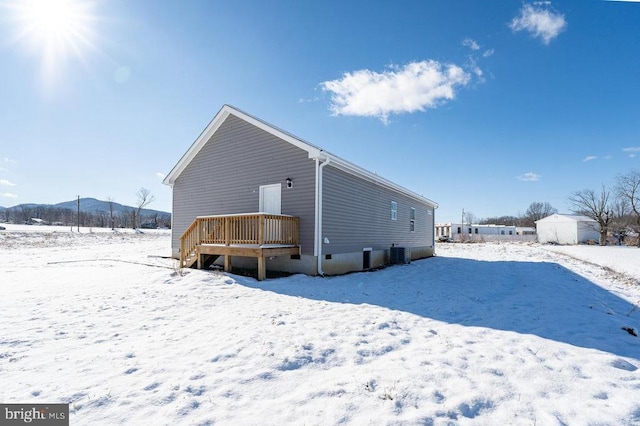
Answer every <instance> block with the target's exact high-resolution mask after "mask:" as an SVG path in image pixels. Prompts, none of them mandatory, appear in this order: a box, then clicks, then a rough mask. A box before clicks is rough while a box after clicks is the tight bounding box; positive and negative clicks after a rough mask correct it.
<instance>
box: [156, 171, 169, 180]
mask: <svg viewBox="0 0 640 426" xmlns="http://www.w3.org/2000/svg"><path fill="white" fill-rule="evenodd" d="M156 176H157V177H158V178H159V179H160V180H164V178H166V177H167V175H165V174H164V173H162V172H157V173H156Z"/></svg>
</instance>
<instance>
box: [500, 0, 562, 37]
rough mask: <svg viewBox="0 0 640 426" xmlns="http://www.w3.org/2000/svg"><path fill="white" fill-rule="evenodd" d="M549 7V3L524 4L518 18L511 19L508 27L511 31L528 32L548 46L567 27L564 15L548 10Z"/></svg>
mask: <svg viewBox="0 0 640 426" xmlns="http://www.w3.org/2000/svg"><path fill="white" fill-rule="evenodd" d="M549 5H550V2H545V3H540V2H538V3H534V4H525V5H524V6H522V9H520V16H517V17H515V18H513V20H512V21H511V23H510V24H509V27H510V28H511V29H512V30H513V31H523V30H525V31H528V32H529V33H530V34H531V35H533V37H539V38H541V39H542V41H543V43H544V44H549V43H550V42H551V40H553V39H554V38H556V37H557V36H558V34H560V33H561V32H562V31H564V29H565V28H566V27H567V21H565V19H564V15H562V14H560V13H557V12H554V11H553V10H550V9H549Z"/></svg>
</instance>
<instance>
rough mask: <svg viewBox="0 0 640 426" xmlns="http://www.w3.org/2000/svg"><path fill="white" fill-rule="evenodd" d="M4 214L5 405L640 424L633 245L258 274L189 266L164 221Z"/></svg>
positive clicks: (86, 418) (0, 385) (113, 420)
mask: <svg viewBox="0 0 640 426" xmlns="http://www.w3.org/2000/svg"><path fill="white" fill-rule="evenodd" d="M7 227H8V228H9V229H8V230H7V231H1V232H0V260H1V261H0V291H1V292H2V297H1V298H0V324H1V328H0V402H5V403H12V402H33V403H46V402H68V403H70V412H71V424H73V425H95V424H154V425H155V424H197V425H212V424H234V425H235V424H243V425H244V424H246V425H249V424H269V425H276V424H277V425H280V424H318V425H320V424H322V425H326V424H340V423H344V424H420V425H424V424H426V425H430V424H433V425H445V424H447V425H448V424H460V425H463V424H486V425H495V424H509V425H534V424H537V425H561V424H570V425H589V424H593V425H596V424H599V425H603V424H604V425H625V424H639V423H640V377H639V374H640V371H639V370H638V367H639V366H640V341H639V339H640V338H639V337H635V336H633V335H631V334H630V333H629V332H627V331H625V330H623V327H624V328H629V329H636V330H637V329H640V312H639V311H638V310H637V309H636V307H637V303H640V284H639V283H638V282H639V281H640V272H638V271H637V270H636V269H634V266H630V265H638V264H640V250H638V249H634V248H618V247H612V248H598V249H599V250H601V251H600V252H598V254H596V255H594V256H592V257H588V256H591V255H584V254H581V252H580V250H581V249H582V248H581V247H575V248H571V247H564V248H562V251H563V253H566V254H569V255H571V256H574V258H570V257H567V256H565V254H562V253H557V252H556V251H558V250H559V248H557V247H547V246H540V245H526V244H469V245H466V244H465V245H461V244H441V245H438V247H437V254H438V256H437V257H435V258H432V259H426V260H422V261H417V262H413V263H412V264H410V265H402V266H394V267H389V268H387V269H384V270H381V271H376V272H368V273H358V274H351V275H347V276H340V277H331V278H313V277H306V276H300V275H297V276H292V277H289V278H283V279H277V280H267V281H263V282H258V281H255V280H253V279H251V278H245V277H239V276H233V275H226V274H223V273H219V272H206V271H196V270H188V271H184V273H182V274H181V273H178V271H176V270H175V269H174V262H173V261H172V260H170V259H166V258H162V257H161V256H166V255H168V254H169V252H170V248H169V241H170V239H169V234H168V232H166V231H165V232H145V233H143V234H135V233H132V232H119V233H113V232H101V233H98V232H94V233H89V231H88V230H84V233H82V234H77V233H70V232H68V229H67V230H66V232H55V233H51V232H50V233H47V234H45V233H43V232H42V231H40V230H37V229H29V230H25V231H24V232H23V231H21V230H20V229H13V230H12V229H11V228H10V226H7ZM60 231H62V230H60ZM573 249H576V250H573ZM611 250H617V251H616V254H615V255H613V257H611V258H609V257H608V255H606V256H605V255H604V253H608V252H610V251H611ZM580 256H586V257H584V258H585V259H586V260H588V261H589V263H585V262H582V261H580V260H577V259H576V258H575V257H580ZM605 258H606V259H607V263H606V264H605V265H604V266H606V267H607V268H603V267H601V266H598V265H596V263H598V259H605ZM609 262H611V263H609ZM612 271H615V272H612ZM623 274H626V275H623Z"/></svg>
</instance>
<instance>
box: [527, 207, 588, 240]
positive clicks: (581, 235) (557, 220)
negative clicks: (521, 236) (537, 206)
mask: <svg viewBox="0 0 640 426" xmlns="http://www.w3.org/2000/svg"><path fill="white" fill-rule="evenodd" d="M536 230H537V234H538V242H540V243H555V244H583V243H587V242H589V241H595V242H597V241H598V240H599V239H600V225H599V224H598V222H596V221H595V220H593V219H590V218H588V217H586V216H580V215H570V214H552V215H551V216H547V217H545V218H542V219H540V220H537V221H536Z"/></svg>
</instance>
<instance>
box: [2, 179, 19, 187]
mask: <svg viewBox="0 0 640 426" xmlns="http://www.w3.org/2000/svg"><path fill="white" fill-rule="evenodd" d="M0 186H16V184H15V183H13V182H9V181H8V180H6V179H0Z"/></svg>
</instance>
